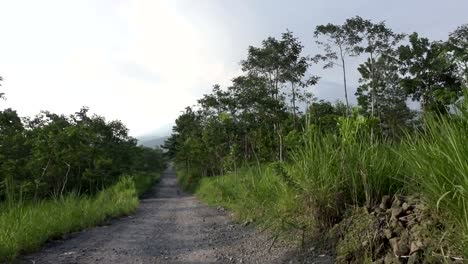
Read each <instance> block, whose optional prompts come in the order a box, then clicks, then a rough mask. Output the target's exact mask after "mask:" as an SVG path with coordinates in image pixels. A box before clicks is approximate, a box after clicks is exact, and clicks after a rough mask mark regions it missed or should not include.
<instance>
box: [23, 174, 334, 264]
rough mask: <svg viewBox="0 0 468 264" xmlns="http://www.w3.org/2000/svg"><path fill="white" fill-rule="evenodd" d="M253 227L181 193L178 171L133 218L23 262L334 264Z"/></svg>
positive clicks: (84, 234) (54, 243) (154, 190)
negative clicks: (276, 241)
mask: <svg viewBox="0 0 468 264" xmlns="http://www.w3.org/2000/svg"><path fill="white" fill-rule="evenodd" d="M270 245H271V240H269V236H268V235H267V234H266V232H264V233H260V232H258V231H256V229H255V228H254V227H253V226H250V225H249V226H244V225H242V224H237V223H235V222H233V220H232V218H231V216H230V215H229V212H227V211H225V210H223V209H222V208H212V207H208V206H207V205H205V204H204V203H202V202H200V201H198V200H197V199H196V198H195V197H194V196H192V195H188V194H185V193H183V192H181V191H180V190H179V188H178V187H177V184H176V177H175V174H174V172H173V171H171V170H167V171H166V172H165V173H164V174H163V176H162V178H161V181H160V183H159V184H157V185H155V186H154V187H153V188H152V189H151V190H150V191H149V192H148V193H147V194H146V195H145V196H144V197H143V199H142V200H141V204H140V207H139V208H138V210H137V211H136V213H135V214H134V215H132V216H128V217H124V218H121V219H117V220H113V221H112V222H111V223H110V225H108V226H100V227H95V228H92V229H89V230H85V231H82V232H79V233H76V234H73V235H71V236H70V237H69V238H67V239H64V240H59V241H52V242H49V243H48V244H47V245H46V246H45V247H44V249H43V250H42V251H40V252H38V253H36V254H32V255H28V256H24V257H22V259H21V260H20V262H21V263H36V264H40V263H51V264H52V263H53V264H60V263H67V264H72V263H73V264H84V263H112V264H119V263H129V264H131V263H332V261H331V260H330V259H329V257H327V256H325V257H324V256H322V257H316V258H307V260H305V261H304V259H303V257H300V256H299V255H300V254H296V253H295V249H294V247H293V246H286V245H285V244H283V245H279V244H278V245H276V246H274V247H272V248H271V250H270V251H269V248H270Z"/></svg>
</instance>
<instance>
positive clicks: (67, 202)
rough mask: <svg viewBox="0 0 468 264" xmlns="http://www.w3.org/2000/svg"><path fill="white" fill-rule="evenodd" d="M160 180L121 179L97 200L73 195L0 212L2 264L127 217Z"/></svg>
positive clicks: (151, 176)
mask: <svg viewBox="0 0 468 264" xmlns="http://www.w3.org/2000/svg"><path fill="white" fill-rule="evenodd" d="M156 179H157V177H156V174H145V175H135V176H134V177H130V176H126V177H122V178H121V179H120V180H119V182H118V183H117V184H115V185H113V186H112V187H110V188H107V189H105V190H103V191H101V192H99V193H98V194H97V195H95V196H79V195H77V194H70V195H67V196H64V197H62V198H59V199H54V200H44V201H41V202H38V203H31V204H17V205H14V206H7V205H3V206H2V207H1V208H0V262H9V261H12V260H14V259H15V258H16V257H17V256H18V255H19V254H21V253H27V252H32V251H34V250H37V249H39V248H40V247H41V245H42V244H43V243H44V242H46V241H47V240H49V239H54V238H59V237H61V236H62V235H64V234H67V233H70V232H75V231H79V230H81V229H83V228H88V227H92V226H95V225H98V224H100V223H103V222H105V221H106V220H107V219H109V218H111V217H117V216H120V215H127V214H130V213H131V212H133V211H134V210H135V209H136V207H137V206H138V194H139V193H143V192H144V190H145V189H146V188H148V187H149V186H150V185H151V184H150V182H151V183H152V182H154V181H155V180H156Z"/></svg>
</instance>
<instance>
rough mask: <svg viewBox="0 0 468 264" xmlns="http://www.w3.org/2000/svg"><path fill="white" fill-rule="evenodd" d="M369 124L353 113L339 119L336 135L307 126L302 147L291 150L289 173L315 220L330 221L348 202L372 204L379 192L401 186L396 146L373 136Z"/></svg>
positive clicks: (400, 162) (388, 192)
mask: <svg viewBox="0 0 468 264" xmlns="http://www.w3.org/2000/svg"><path fill="white" fill-rule="evenodd" d="M368 122H369V120H367V119H364V118H361V117H357V116H355V117H354V118H349V119H341V120H340V132H339V133H338V134H330V133H322V132H320V131H319V130H318V129H316V128H314V127H310V128H309V129H308V130H307V131H306V133H305V134H304V146H303V147H302V148H299V149H297V150H296V151H295V152H293V154H292V163H291V165H290V166H288V168H289V169H288V174H289V175H290V176H291V179H292V180H293V181H294V182H296V185H297V186H298V187H299V188H300V189H301V195H302V196H303V199H304V200H306V202H307V203H309V204H310V205H309V207H310V208H313V209H314V210H315V212H313V214H312V215H314V216H315V217H317V218H318V219H317V220H318V223H321V224H323V225H325V226H330V225H333V224H334V223H336V222H337V221H339V219H340V218H341V216H342V215H343V212H344V210H345V209H346V208H347V207H348V206H350V205H357V206H367V207H372V206H375V205H376V204H378V203H379V202H380V200H381V198H382V196H383V195H386V194H394V193H396V192H398V191H399V190H401V189H402V187H403V183H404V175H403V166H404V165H403V162H402V161H401V157H400V156H399V155H397V154H396V153H395V152H394V151H393V148H395V147H397V146H393V144H391V143H390V142H388V141H386V140H385V139H376V138H375V137H374V136H373V135H372V134H371V133H370V129H369V128H368Z"/></svg>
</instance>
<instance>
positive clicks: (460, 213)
mask: <svg viewBox="0 0 468 264" xmlns="http://www.w3.org/2000/svg"><path fill="white" fill-rule="evenodd" d="M467 135H468V103H466V102H465V103H464V104H463V105H462V106H461V108H460V109H459V111H458V114H457V115H455V116H451V117H446V116H432V117H428V118H427V119H426V121H425V129H424V130H423V131H421V132H420V133H418V134H416V135H411V136H409V137H408V139H407V140H406V141H405V149H404V150H405V151H404V152H402V154H401V155H402V156H403V158H404V159H405V160H407V161H408V172H407V173H409V174H410V176H411V179H412V180H413V181H412V184H411V185H412V186H413V190H414V191H416V192H420V193H423V194H424V195H425V197H426V198H427V199H428V201H429V203H430V204H433V205H434V206H435V207H437V209H438V210H439V211H440V212H441V213H443V214H449V215H450V217H451V219H453V220H454V221H456V222H457V223H458V228H459V229H458V230H460V232H462V234H463V235H462V237H463V243H464V245H465V248H468V247H467V246H468V240H467V238H468V209H467V208H468V164H467V162H466V161H467V160H468V146H467V144H466V141H467ZM466 253H468V252H466Z"/></svg>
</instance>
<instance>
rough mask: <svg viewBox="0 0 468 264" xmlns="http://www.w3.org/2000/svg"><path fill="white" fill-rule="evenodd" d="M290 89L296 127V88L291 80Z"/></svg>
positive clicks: (295, 125)
mask: <svg viewBox="0 0 468 264" xmlns="http://www.w3.org/2000/svg"><path fill="white" fill-rule="evenodd" d="M291 90H292V105H293V115H294V128H297V113H296V89H295V87H294V83H293V82H291Z"/></svg>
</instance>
